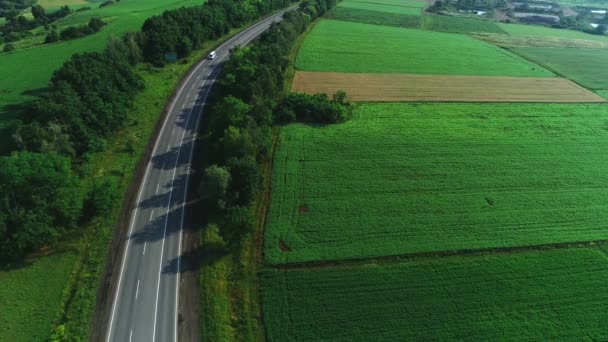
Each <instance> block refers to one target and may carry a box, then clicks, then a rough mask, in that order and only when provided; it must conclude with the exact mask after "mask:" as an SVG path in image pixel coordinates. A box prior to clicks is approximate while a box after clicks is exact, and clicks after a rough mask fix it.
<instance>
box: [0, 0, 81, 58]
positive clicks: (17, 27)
mask: <svg viewBox="0 0 608 342" xmlns="http://www.w3.org/2000/svg"><path fill="white" fill-rule="evenodd" d="M2 3H3V2H2V1H0V4H2ZM31 13H32V17H33V19H28V18H26V17H25V16H24V15H22V14H20V12H19V11H10V12H8V13H6V23H5V24H4V25H1V26H0V43H10V42H15V41H17V40H19V39H22V38H24V37H26V36H28V35H31V33H30V32H29V30H32V29H35V28H36V27H40V26H44V27H45V29H47V31H50V30H51V29H52V28H51V25H50V23H52V22H54V21H56V20H59V19H61V18H63V17H65V16H67V15H68V14H70V13H72V10H71V9H70V8H69V7H68V6H62V7H61V8H59V9H58V10H56V11H54V12H51V13H47V12H46V11H45V9H44V8H43V7H42V6H40V5H35V6H32V8H31ZM7 46H12V45H10V44H7V45H6V46H5V48H4V49H5V52H8V51H6V50H10V48H8V49H7Z"/></svg>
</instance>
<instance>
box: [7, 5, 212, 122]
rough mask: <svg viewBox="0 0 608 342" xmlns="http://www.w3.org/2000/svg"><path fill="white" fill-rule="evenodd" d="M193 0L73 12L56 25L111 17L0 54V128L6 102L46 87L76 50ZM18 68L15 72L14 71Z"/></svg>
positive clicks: (98, 45) (99, 46)
mask: <svg viewBox="0 0 608 342" xmlns="http://www.w3.org/2000/svg"><path fill="white" fill-rule="evenodd" d="M200 3H201V2H200V1H197V0H186V1H183V0H172V1H169V2H167V1H163V0H152V1H149V0H147V1H144V0H129V1H121V2H119V3H116V4H114V5H112V6H107V7H104V8H98V9H91V10H89V11H85V12H78V13H74V14H72V15H70V16H68V17H66V18H64V19H63V20H61V21H59V22H57V25H58V27H63V26H67V25H76V24H83V23H86V22H88V20H89V19H90V18H92V17H94V16H99V17H102V18H113V20H112V21H111V22H110V24H108V25H107V26H106V27H104V28H103V29H102V30H101V31H100V32H98V33H97V34H94V35H91V36H87V37H83V38H80V39H76V40H71V41H66V42H60V43H55V44H50V45H42V46H37V47H35V48H31V49H27V50H21V51H17V52H14V53H9V54H0V129H1V128H2V126H3V122H4V121H6V120H10V119H14V118H15V117H14V114H13V113H12V112H11V111H10V110H9V109H8V108H7V105H10V104H16V103H21V102H23V101H25V100H27V99H29V98H30V97H29V96H28V94H29V93H34V92H36V91H39V90H40V89H41V88H44V87H46V85H47V83H48V82H49V80H50V78H51V75H52V73H53V71H55V70H56V69H58V68H59V67H60V66H61V65H62V64H63V62H64V61H66V60H67V59H68V58H69V57H70V56H72V55H73V54H74V53H77V52H84V51H101V50H103V48H104V47H105V44H106V41H107V40H108V38H109V37H111V36H120V35H122V34H123V33H125V32H130V31H137V30H139V29H140V28H141V25H142V24H143V22H144V21H145V20H146V18H148V17H150V16H152V15H156V14H160V13H162V12H163V11H164V10H166V9H170V8H177V7H182V6H193V5H198V4H200ZM16 70H18V71H19V72H18V73H16V72H15V71H16Z"/></svg>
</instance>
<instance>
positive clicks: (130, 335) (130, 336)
mask: <svg viewBox="0 0 608 342" xmlns="http://www.w3.org/2000/svg"><path fill="white" fill-rule="evenodd" d="M132 339H133V329H131V333H130V334H129V342H131V340H132Z"/></svg>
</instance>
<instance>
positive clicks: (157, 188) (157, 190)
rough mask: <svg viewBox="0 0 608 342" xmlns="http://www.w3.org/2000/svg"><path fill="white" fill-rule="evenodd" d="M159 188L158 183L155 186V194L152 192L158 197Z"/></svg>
mask: <svg viewBox="0 0 608 342" xmlns="http://www.w3.org/2000/svg"><path fill="white" fill-rule="evenodd" d="M159 187H160V183H158V184H156V192H154V193H155V194H156V195H158V188H159Z"/></svg>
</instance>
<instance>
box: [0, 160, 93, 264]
mask: <svg viewBox="0 0 608 342" xmlns="http://www.w3.org/2000/svg"><path fill="white" fill-rule="evenodd" d="M76 186H77V179H76V177H75V176H74V175H73V174H72V171H71V165H70V160H69V159H68V158H66V157H61V156H58V155H55V154H41V153H31V152H18V153H15V154H13V155H11V156H8V157H0V233H1V234H2V235H1V237H0V257H2V258H18V257H20V256H22V255H23V254H24V253H27V252H30V251H32V250H34V249H36V248H39V247H41V246H43V245H47V244H52V243H54V242H56V241H57V238H58V237H59V235H60V234H61V233H62V232H63V231H64V230H65V229H68V228H72V227H74V226H75V225H76V222H77V219H78V216H79V213H80V210H81V206H82V200H81V199H80V198H79V197H78V191H77V190H76Z"/></svg>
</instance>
